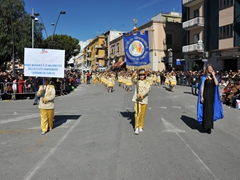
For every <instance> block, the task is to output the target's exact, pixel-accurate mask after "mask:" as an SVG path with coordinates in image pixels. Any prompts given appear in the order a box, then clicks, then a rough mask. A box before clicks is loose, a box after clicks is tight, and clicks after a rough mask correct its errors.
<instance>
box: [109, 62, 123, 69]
mask: <svg viewBox="0 0 240 180" xmlns="http://www.w3.org/2000/svg"><path fill="white" fill-rule="evenodd" d="M124 63H125V61H120V62H116V63H115V64H113V65H112V67H111V68H112V69H115V68H120V67H122V65H123V64H124Z"/></svg>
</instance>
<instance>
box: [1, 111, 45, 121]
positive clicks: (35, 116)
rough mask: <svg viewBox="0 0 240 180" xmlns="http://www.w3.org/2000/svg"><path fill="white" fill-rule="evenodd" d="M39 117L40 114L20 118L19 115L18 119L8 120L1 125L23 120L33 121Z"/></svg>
mask: <svg viewBox="0 0 240 180" xmlns="http://www.w3.org/2000/svg"><path fill="white" fill-rule="evenodd" d="M37 117H40V113H36V114H30V115H26V116H19V115H18V117H14V118H12V119H7V120H4V121H1V122H0V124H6V123H11V122H17V121H23V120H26V119H32V118H37Z"/></svg>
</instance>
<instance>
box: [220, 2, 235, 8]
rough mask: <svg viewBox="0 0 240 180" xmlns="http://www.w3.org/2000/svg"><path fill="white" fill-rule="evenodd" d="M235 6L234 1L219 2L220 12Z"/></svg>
mask: <svg viewBox="0 0 240 180" xmlns="http://www.w3.org/2000/svg"><path fill="white" fill-rule="evenodd" d="M233 5H234V1H233V0H219V10H222V9H226V8H228V7H231V6H233Z"/></svg>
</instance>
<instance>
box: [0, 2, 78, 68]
mask: <svg viewBox="0 0 240 180" xmlns="http://www.w3.org/2000/svg"><path fill="white" fill-rule="evenodd" d="M43 30H44V27H43V24H42V23H39V22H36V21H34V48H49V49H62V50H65V59H66V61H65V62H67V61H68V60H69V59H70V58H71V56H72V55H74V56H75V55H77V54H78V53H79V52H80V46H79V41H78V40H77V39H75V38H72V37H71V36H67V35H54V37H53V41H52V36H49V37H47V39H45V40H44V39H43V36H42V31H43ZM31 47H32V17H31V14H28V13H27V12H26V11H25V2H24V0H0V67H4V68H6V64H7V63H6V62H10V61H11V59H12V56H13V53H14V56H15V58H17V59H20V62H21V63H23V61H24V48H31Z"/></svg>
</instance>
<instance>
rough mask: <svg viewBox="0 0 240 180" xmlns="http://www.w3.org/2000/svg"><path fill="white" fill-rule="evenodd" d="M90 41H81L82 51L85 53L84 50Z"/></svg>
mask: <svg viewBox="0 0 240 180" xmlns="http://www.w3.org/2000/svg"><path fill="white" fill-rule="evenodd" d="M89 41H90V39H88V40H86V41H80V42H79V45H80V46H81V51H80V52H83V50H84V48H85V47H86V46H87V45H88V44H89Z"/></svg>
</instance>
